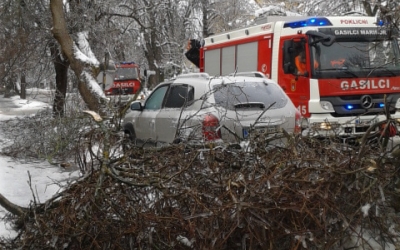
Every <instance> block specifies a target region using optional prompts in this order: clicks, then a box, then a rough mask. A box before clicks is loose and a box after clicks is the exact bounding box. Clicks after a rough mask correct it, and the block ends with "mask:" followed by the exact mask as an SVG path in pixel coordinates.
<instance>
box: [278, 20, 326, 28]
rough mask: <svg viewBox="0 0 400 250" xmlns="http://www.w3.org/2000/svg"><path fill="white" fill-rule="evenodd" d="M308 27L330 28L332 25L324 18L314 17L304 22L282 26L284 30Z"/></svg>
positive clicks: (288, 23)
mask: <svg viewBox="0 0 400 250" xmlns="http://www.w3.org/2000/svg"><path fill="white" fill-rule="evenodd" d="M310 26H332V23H331V22H330V21H329V20H328V19H327V18H325V17H314V18H309V19H306V20H301V21H295V22H287V23H285V24H284V25H283V27H284V28H287V27H289V28H292V29H295V28H302V27H310Z"/></svg>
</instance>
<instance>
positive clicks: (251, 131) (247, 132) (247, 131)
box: [243, 126, 278, 139]
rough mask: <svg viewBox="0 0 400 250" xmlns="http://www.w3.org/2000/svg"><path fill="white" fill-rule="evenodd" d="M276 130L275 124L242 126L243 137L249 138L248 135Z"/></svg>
mask: <svg viewBox="0 0 400 250" xmlns="http://www.w3.org/2000/svg"><path fill="white" fill-rule="evenodd" d="M277 131H278V127H277V126H270V127H262V128H254V129H250V128H243V138H245V139H246V138H249V137H250V136H252V137H254V136H259V135H263V134H273V133H276V132H277Z"/></svg>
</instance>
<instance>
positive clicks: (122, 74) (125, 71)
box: [115, 68, 138, 80]
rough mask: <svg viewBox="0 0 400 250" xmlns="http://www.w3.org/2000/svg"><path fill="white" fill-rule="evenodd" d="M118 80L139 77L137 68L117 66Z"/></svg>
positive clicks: (116, 76) (116, 77)
mask: <svg viewBox="0 0 400 250" xmlns="http://www.w3.org/2000/svg"><path fill="white" fill-rule="evenodd" d="M115 79H116V80H130V79H138V73H137V69H136V68H117V70H116V72H115Z"/></svg>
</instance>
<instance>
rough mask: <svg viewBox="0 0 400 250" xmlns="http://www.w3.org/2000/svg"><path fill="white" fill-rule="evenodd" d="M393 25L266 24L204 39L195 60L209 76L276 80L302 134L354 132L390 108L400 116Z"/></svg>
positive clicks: (307, 20)
mask: <svg viewBox="0 0 400 250" xmlns="http://www.w3.org/2000/svg"><path fill="white" fill-rule="evenodd" d="M388 27H389V25H386V24H384V23H383V22H381V21H379V20H377V19H376V18H375V17H366V16H342V17H340V16H335V17H304V19H302V20H295V21H276V22H270V23H263V24H259V25H256V26H253V27H248V28H243V29H239V30H233V31H230V32H226V33H223V34H217V35H213V36H210V37H207V38H205V39H204V41H202V42H201V45H202V46H201V47H200V48H198V52H199V55H198V61H196V62H197V63H198V65H199V70H200V72H206V73H209V74H210V75H228V74H230V73H232V72H246V71H260V72H262V73H264V74H265V75H266V76H267V77H268V78H271V79H272V80H275V81H276V82H277V83H278V84H279V85H280V86H281V87H282V88H283V90H284V91H285V92H286V93H287V95H288V96H289V97H290V99H291V100H292V102H293V103H294V104H295V106H296V107H297V108H298V110H299V111H300V113H301V115H302V117H303V118H302V128H303V134H304V135H311V136H324V137H325V136H329V135H335V136H342V137H346V138H347V137H355V136H360V135H363V134H364V133H365V132H366V130H367V129H368V128H369V127H370V125H371V124H373V123H375V122H378V121H382V120H386V118H387V116H386V115H385V110H387V111H389V112H390V116H391V118H395V119H398V120H399V119H400V51H399V45H398V43H397V34H396V30H394V29H393V30H392V29H389V28H388ZM192 53H193V51H192ZM299 55H303V60H304V61H303V63H305V65H304V69H305V70H303V71H302V72H301V71H299V70H298V65H297V64H296V62H298V63H299V62H300V61H297V60H298V58H296V57H298V56H299ZM187 57H188V56H187ZM188 58H189V57H188ZM191 58H193V56H192V57H191ZM196 62H194V63H195V64H196Z"/></svg>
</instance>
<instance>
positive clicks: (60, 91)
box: [50, 42, 69, 117]
mask: <svg viewBox="0 0 400 250" xmlns="http://www.w3.org/2000/svg"><path fill="white" fill-rule="evenodd" d="M50 52H51V55H52V58H53V64H54V69H55V71H56V91H55V97H54V103H53V115H54V116H55V117H62V116H64V105H65V97H66V96H67V87H68V68H69V62H68V60H63V59H62V57H61V52H60V51H59V49H58V48H57V44H56V43H55V42H52V43H51V44H50Z"/></svg>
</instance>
